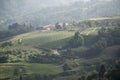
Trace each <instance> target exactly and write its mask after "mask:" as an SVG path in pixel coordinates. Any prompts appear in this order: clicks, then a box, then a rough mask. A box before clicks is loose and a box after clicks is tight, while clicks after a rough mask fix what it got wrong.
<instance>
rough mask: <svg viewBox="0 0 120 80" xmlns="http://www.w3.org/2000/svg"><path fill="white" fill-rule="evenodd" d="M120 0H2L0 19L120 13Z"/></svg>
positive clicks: (35, 21)
mask: <svg viewBox="0 0 120 80" xmlns="http://www.w3.org/2000/svg"><path fill="white" fill-rule="evenodd" d="M119 5H120V1H119V0H85V1H83V0H59V1H58V0H0V23H1V24H11V23H13V22H19V23H29V24H30V23H31V24H32V25H37V26H38V25H39V26H40V25H45V24H49V23H56V22H69V21H72V20H83V19H87V18H96V17H106V16H108V17H109V16H120V6H119Z"/></svg>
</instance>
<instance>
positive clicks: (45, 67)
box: [0, 63, 62, 79]
mask: <svg viewBox="0 0 120 80" xmlns="http://www.w3.org/2000/svg"><path fill="white" fill-rule="evenodd" d="M20 67H22V68H25V70H26V72H25V73H26V74H34V73H35V74H46V75H48V74H58V73H60V72H62V68H61V67H60V66H57V65H53V64H38V63H5V64H0V79H3V78H7V77H15V75H14V70H15V68H20Z"/></svg>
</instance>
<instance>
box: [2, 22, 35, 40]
mask: <svg viewBox="0 0 120 80" xmlns="http://www.w3.org/2000/svg"><path fill="white" fill-rule="evenodd" d="M33 30H35V28H34V27H33V26H32V25H26V24H18V23H13V24H12V25H9V26H8V30H4V31H0V38H1V39H4V38H7V37H11V36H14V35H17V34H22V33H26V32H30V31H33Z"/></svg>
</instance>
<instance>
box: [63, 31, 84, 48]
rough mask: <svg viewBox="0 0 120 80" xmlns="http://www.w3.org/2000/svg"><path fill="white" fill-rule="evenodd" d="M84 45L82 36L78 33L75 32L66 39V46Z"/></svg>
mask: <svg viewBox="0 0 120 80" xmlns="http://www.w3.org/2000/svg"><path fill="white" fill-rule="evenodd" d="M83 45H84V37H83V36H82V35H81V34H80V33H79V31H77V32H75V34H74V36H73V37H72V38H71V39H70V40H69V41H68V44H67V45H66V46H65V47H66V48H77V47H80V46H83Z"/></svg>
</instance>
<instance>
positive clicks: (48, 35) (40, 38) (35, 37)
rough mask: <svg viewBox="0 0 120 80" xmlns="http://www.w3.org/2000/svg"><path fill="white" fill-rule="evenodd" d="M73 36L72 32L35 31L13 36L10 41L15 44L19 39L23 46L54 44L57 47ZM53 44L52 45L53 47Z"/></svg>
mask: <svg viewBox="0 0 120 80" xmlns="http://www.w3.org/2000/svg"><path fill="white" fill-rule="evenodd" d="M73 35H74V32H72V31H71V32H68V31H45V32H41V31H35V32H30V33H26V34H22V35H18V36H15V37H14V38H12V39H11V41H13V42H17V41H18V40H19V39H21V40H22V42H23V43H24V44H25V45H30V46H38V45H39V46H44V45H46V46H49V45H51V44H50V43H54V44H55V45H56V46H57V45H62V44H64V43H65V41H64V39H67V38H69V37H71V36H73ZM54 44H53V45H54Z"/></svg>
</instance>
